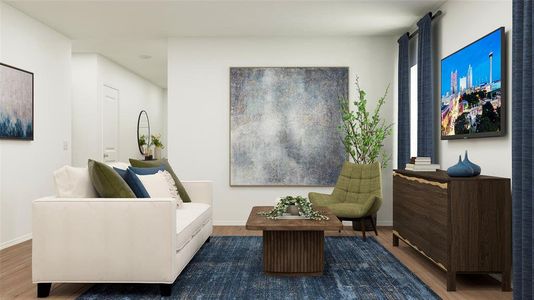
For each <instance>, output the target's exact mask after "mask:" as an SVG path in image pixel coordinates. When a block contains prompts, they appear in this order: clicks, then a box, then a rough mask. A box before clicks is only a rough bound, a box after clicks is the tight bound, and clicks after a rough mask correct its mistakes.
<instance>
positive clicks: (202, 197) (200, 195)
mask: <svg viewBox="0 0 534 300" xmlns="http://www.w3.org/2000/svg"><path fill="white" fill-rule="evenodd" d="M182 184H183V185H184V188H185V190H186V191H187V194H189V197H190V198H191V201H192V202H199V203H206V204H209V205H213V181H208V180H202V181H182Z"/></svg>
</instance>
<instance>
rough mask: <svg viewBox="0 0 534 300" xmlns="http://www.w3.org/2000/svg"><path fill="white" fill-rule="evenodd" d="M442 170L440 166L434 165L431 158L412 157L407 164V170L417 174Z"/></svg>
mask: <svg viewBox="0 0 534 300" xmlns="http://www.w3.org/2000/svg"><path fill="white" fill-rule="evenodd" d="M439 168H440V165H439V164H433V163H432V158H430V157H420V156H419V157H412V158H411V159H410V163H408V164H406V168H405V169H406V170H408V171H416V172H434V171H436V170H438V169H439Z"/></svg>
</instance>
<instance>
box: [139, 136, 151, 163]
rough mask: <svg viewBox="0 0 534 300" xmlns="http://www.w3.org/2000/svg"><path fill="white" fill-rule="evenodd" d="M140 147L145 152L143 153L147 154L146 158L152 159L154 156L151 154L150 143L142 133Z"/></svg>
mask: <svg viewBox="0 0 534 300" xmlns="http://www.w3.org/2000/svg"><path fill="white" fill-rule="evenodd" d="M138 143H139V147H141V150H142V152H143V155H144V156H145V159H152V156H151V155H150V149H149V148H150V145H148V142H147V140H146V136H145V135H142V136H140V137H139V141H138Z"/></svg>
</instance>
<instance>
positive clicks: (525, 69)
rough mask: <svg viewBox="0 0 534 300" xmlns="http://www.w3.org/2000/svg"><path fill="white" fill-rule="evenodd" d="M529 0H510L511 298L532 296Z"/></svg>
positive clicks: (533, 90)
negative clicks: (511, 21) (511, 13)
mask: <svg viewBox="0 0 534 300" xmlns="http://www.w3.org/2000/svg"><path fill="white" fill-rule="evenodd" d="M533 16H534V10H533V8H532V2H531V1H530V0H527V1H518V0H514V2H513V27H512V28H513V29H512V35H513V37H512V52H513V53H512V57H513V62H512V79H513V80H512V196H513V202H512V207H513V208H512V214H513V218H512V220H513V223H512V227H513V272H514V276H513V277H514V279H513V289H514V299H533V298H534V295H533V293H532V291H533V290H534V277H533V276H532V273H533V270H534V265H533V261H532V257H533V256H534V251H533V248H532V244H533V242H534V238H533V237H534V235H533V231H534V227H533V226H532V218H533V216H534V213H533V207H534V206H533V205H532V203H533V202H534V196H533V192H534V191H533V186H534V179H533V176H532V173H533V170H534V152H533V150H534V149H533V148H534V146H533V145H534V141H533V139H532V138H533V136H532V131H533V130H534V127H533V125H534V124H533V123H532V118H533V115H534V101H533V100H532V98H533V97H534V82H533V79H532V73H533V71H534V60H533V58H534V52H533V51H532V47H533V42H534V40H533V35H534V28H533V26H532V23H533V21H532V19H533Z"/></svg>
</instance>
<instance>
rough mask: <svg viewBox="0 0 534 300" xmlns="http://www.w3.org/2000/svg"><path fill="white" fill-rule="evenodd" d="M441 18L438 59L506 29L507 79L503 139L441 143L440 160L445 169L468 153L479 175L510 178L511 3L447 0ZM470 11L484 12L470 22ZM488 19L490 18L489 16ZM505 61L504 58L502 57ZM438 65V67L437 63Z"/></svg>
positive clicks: (438, 77) (437, 37)
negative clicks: (498, 30)
mask: <svg viewBox="0 0 534 300" xmlns="http://www.w3.org/2000/svg"><path fill="white" fill-rule="evenodd" d="M440 9H441V11H442V12H443V16H442V17H441V18H440V19H439V20H438V21H437V22H436V24H437V28H436V31H435V32H436V37H435V38H436V43H437V46H438V47H437V56H438V58H439V60H441V59H442V58H444V57H446V56H448V55H450V54H452V53H454V52H455V51H457V50H459V49H461V48H463V47H464V46H466V45H468V44H470V43H472V42H474V41H476V40H477V39H479V38H481V37H482V36H484V35H486V34H488V33H490V32H492V31H493V30H495V29H497V28H498V27H501V26H504V27H505V29H506V43H507V50H506V52H507V58H506V62H507V72H508V74H507V79H508V84H507V86H506V89H507V92H506V100H505V101H506V106H507V125H506V126H507V129H506V131H507V132H506V136H504V137H493V138H480V139H468V140H449V141H440V143H439V145H440V149H439V153H440V154H439V158H440V163H441V165H442V168H444V169H446V168H448V167H450V166H452V165H454V164H456V163H457V162H458V155H460V154H462V155H463V153H464V152H465V150H468V151H469V159H470V160H471V161H473V162H475V163H477V164H479V165H480V166H481V168H482V173H483V174H486V175H495V176H503V177H511V176H512V143H511V141H512V122H511V113H510V112H511V108H512V90H511V86H512V85H511V79H512V78H511V77H512V76H511V75H512V73H511V70H512V60H511V57H512V55H511V52H512V39H511V37H512V31H511V29H512V2H511V1H472V2H470V1H459V2H457V1H448V2H446V3H445V4H444V5H443V6H442V7H441V8H440ZM473 12H483V14H482V15H480V16H479V17H476V20H473V21H469V22H466V21H465V20H472V19H473ZM490 16H491V17H490ZM503 59H504V57H503ZM438 66H439V64H438ZM440 74H441V71H440V70H439V68H436V74H435V77H434V78H435V80H436V81H435V82H436V83H435V85H434V86H435V88H436V99H439V91H440V90H441V86H440V78H441V75H440Z"/></svg>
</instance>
